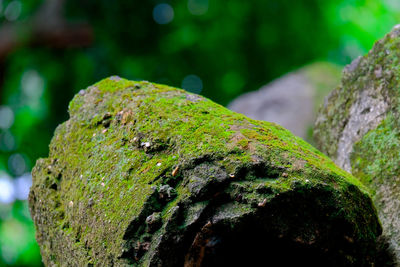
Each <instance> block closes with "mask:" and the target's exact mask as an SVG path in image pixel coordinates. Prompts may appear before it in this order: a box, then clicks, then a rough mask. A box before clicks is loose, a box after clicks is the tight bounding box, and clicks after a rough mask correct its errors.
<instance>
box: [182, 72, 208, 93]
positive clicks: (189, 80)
mask: <svg viewBox="0 0 400 267" xmlns="http://www.w3.org/2000/svg"><path fill="white" fill-rule="evenodd" d="M182 88H183V89H185V90H186V91H189V92H192V93H195V94H200V93H201V91H202V90H203V81H202V80H201V79H200V77H199V76H197V75H194V74H190V75H188V76H186V77H185V78H184V79H183V80H182Z"/></svg>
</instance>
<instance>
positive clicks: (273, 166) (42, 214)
mask: <svg viewBox="0 0 400 267" xmlns="http://www.w3.org/2000/svg"><path fill="white" fill-rule="evenodd" d="M69 113H70V118H69V120H68V121H66V122H65V123H63V124H61V125H60V126H59V127H58V128H57V129H56V131H55V134H54V137H53V139H52V141H51V144H50V154H49V157H48V158H45V159H39V160H38V161H37V163H36V166H35V167H34V170H33V185H32V188H31V192H30V195H29V203H30V209H31V214H32V218H33V220H34V222H35V226H36V229H37V233H36V237H37V240H38V243H39V244H40V247H41V253H42V256H43V261H44V263H45V264H46V265H48V266H59V265H63V266H64V265H70V266H112V265H115V266H128V265H130V266H132V265H133V266H221V264H222V262H223V264H224V265H225V266H255V265H260V264H261V263H262V265H263V264H265V263H269V264H272V265H278V264H279V265H283V266H285V265H293V264H302V263H304V264H306V265H310V264H311V265H313V264H314V265H319V266H345V265H358V266H362V265H369V264H372V263H373V262H374V261H375V258H376V253H377V250H376V239H377V237H378V236H379V235H380V233H381V227H380V224H379V221H378V219H377V216H376V211H375V209H374V207H373V205H372V200H371V199H370V197H369V194H368V193H367V191H366V189H365V188H364V187H363V185H361V184H360V182H359V181H358V180H356V179H355V178H354V177H352V176H351V175H349V174H348V173H346V172H344V171H342V170H341V169H339V168H338V167H336V165H334V163H333V162H332V161H331V160H330V159H328V158H327V157H326V156H324V155H323V154H322V153H320V152H319V151H317V150H316V149H314V148H313V147H311V146H310V145H309V144H307V143H306V142H305V141H303V140H302V139H300V138H298V137H295V136H293V135H292V134H291V133H290V132H289V131H287V130H285V129H284V128H282V127H280V126H278V125H276V124H274V123H269V122H261V121H256V120H252V119H249V118H247V117H245V116H244V115H241V114H237V113H234V112H232V111H229V110H227V109H225V108H224V107H222V106H220V105H218V104H215V103H213V102H212V101H210V100H208V99H206V98H203V97H201V96H198V95H194V94H190V93H187V92H185V91H183V90H179V89H175V88H172V87H168V86H164V85H158V84H152V83H149V82H133V81H127V80H124V79H115V78H112V79H105V80H103V81H101V82H99V83H97V84H95V85H94V86H91V87H89V88H88V89H87V90H85V92H84V93H83V94H78V95H76V96H75V98H74V99H73V100H72V102H71V103H70V106H69ZM105 121H106V123H105ZM105 129H107V131H104V130H105Z"/></svg>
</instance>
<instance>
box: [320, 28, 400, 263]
mask: <svg viewBox="0 0 400 267" xmlns="http://www.w3.org/2000/svg"><path fill="white" fill-rule="evenodd" d="M399 88H400V29H399V27H397V28H396V27H395V28H394V29H393V30H392V32H390V33H389V34H388V35H386V36H385V37H384V38H383V39H382V40H380V41H378V42H377V43H376V44H375V45H374V47H373V48H372V50H371V51H370V52H369V53H368V54H367V55H365V56H363V57H360V58H358V59H356V60H354V61H353V63H351V64H350V65H349V66H348V67H346V68H345V69H344V71H343V78H342V82H341V85H340V87H338V88H337V89H336V90H334V91H333V92H332V93H331V94H330V95H329V96H328V97H327V99H326V100H325V104H324V106H323V108H322V109H321V111H320V113H319V115H318V118H317V121H316V125H315V129H314V136H315V139H316V142H317V144H318V147H319V148H320V149H321V150H322V151H323V152H325V153H326V154H327V155H329V156H330V157H331V158H333V159H334V160H335V162H336V163H337V164H338V165H339V166H340V167H342V168H344V169H345V170H347V171H349V172H351V173H353V174H354V175H355V176H356V177H358V178H359V179H360V180H361V181H362V182H363V183H364V184H365V185H367V186H368V187H369V188H371V191H372V192H373V193H374V202H375V205H376V207H377V209H378V213H379V217H380V220H381V222H382V225H383V229H384V234H385V235H386V236H387V237H388V239H389V243H390V247H391V249H392V250H393V251H394V252H395V254H396V255H397V260H398V264H400V179H399V177H400V157H399V153H400V141H399V140H400V139H399V136H400V124H399V121H400V117H399V116H400V115H399V114H400V113H399V107H400V89H399Z"/></svg>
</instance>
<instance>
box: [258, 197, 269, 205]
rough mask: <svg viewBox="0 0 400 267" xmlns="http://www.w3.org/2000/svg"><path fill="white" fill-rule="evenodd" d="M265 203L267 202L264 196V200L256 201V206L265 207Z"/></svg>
mask: <svg viewBox="0 0 400 267" xmlns="http://www.w3.org/2000/svg"><path fill="white" fill-rule="evenodd" d="M266 204H267V199H266V198H264V200H263V201H262V202H260V203H258V206H259V207H265V205H266Z"/></svg>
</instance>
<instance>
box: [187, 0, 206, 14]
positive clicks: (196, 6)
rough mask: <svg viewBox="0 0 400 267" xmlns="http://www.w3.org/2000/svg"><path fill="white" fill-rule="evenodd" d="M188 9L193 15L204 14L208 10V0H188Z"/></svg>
mask: <svg viewBox="0 0 400 267" xmlns="http://www.w3.org/2000/svg"><path fill="white" fill-rule="evenodd" d="M188 9H189V12H190V13H191V14H193V15H197V16H200V15H204V14H205V13H207V11H208V0H188Z"/></svg>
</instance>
